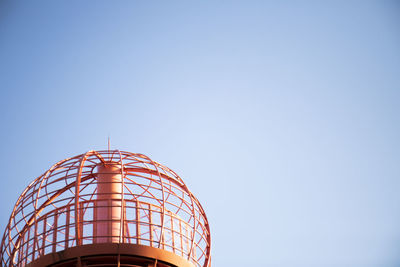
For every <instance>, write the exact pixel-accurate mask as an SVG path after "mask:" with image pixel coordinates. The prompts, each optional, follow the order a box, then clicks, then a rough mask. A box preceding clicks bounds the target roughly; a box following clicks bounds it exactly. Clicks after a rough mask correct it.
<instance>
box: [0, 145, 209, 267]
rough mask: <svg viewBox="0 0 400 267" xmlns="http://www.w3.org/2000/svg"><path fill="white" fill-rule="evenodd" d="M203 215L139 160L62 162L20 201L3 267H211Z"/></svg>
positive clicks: (105, 157)
mask: <svg viewBox="0 0 400 267" xmlns="http://www.w3.org/2000/svg"><path fill="white" fill-rule="evenodd" d="M210 249H211V240H210V229H209V224H208V221H207V217H206V214H205V212H204V210H203V208H202V206H201V205H200V203H199V201H198V200H197V199H196V197H195V196H194V195H193V194H192V193H191V192H190V191H189V189H188V188H187V186H186V185H185V183H184V182H183V181H182V179H181V178H180V177H179V176H178V175H177V174H176V173H175V172H173V171H172V170H170V169H169V168H167V167H165V166H163V165H161V164H159V163H157V162H155V161H153V160H151V159H150V158H148V157H147V156H145V155H143V154H135V153H130V152H125V151H119V150H104V151H89V152H87V153H85V154H82V155H78V156H75V157H72V158H68V159H65V160H62V161H60V162H58V163H56V164H55V165H53V166H52V167H51V168H50V169H49V170H48V171H46V172H45V173H44V174H43V175H41V176H40V177H38V178H36V179H35V180H34V181H33V182H32V183H31V184H30V185H29V186H28V187H27V188H26V189H25V190H24V191H23V193H22V194H21V196H20V197H19V198H18V200H17V202H16V204H15V207H14V209H13V211H12V213H11V216H10V219H9V222H8V225H7V227H6V229H5V232H4V235H3V239H2V244H1V255H0V260H1V264H2V266H4V267H5V266H18V267H20V266H29V267H36V266H56V267H67V266H146V267H148V266H161V267H166V266H179V267H181V266H182V267H186V266H187V267H190V266H196V267H209V266H211V263H210V262H211V259H210Z"/></svg>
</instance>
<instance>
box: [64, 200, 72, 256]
mask: <svg viewBox="0 0 400 267" xmlns="http://www.w3.org/2000/svg"><path fill="white" fill-rule="evenodd" d="M65 212H66V214H65V241H64V248H65V249H67V248H68V246H69V241H68V240H69V227H70V213H71V206H70V205H68V206H67V209H66V211H65Z"/></svg>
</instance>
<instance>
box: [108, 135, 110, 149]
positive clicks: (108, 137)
mask: <svg viewBox="0 0 400 267" xmlns="http://www.w3.org/2000/svg"><path fill="white" fill-rule="evenodd" d="M108 152H110V136H108Z"/></svg>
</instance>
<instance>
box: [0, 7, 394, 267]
mask: <svg viewBox="0 0 400 267" xmlns="http://www.w3.org/2000/svg"><path fill="white" fill-rule="evenodd" d="M399 26H400V5H399V4H398V2H396V1H331V2H325V1H274V2H272V1H270V2H268V1H244V0H243V1H4V0H3V1H1V2H0V90H1V98H0V101H1V102H0V114H1V115H0V118H1V119H0V125H1V131H0V137H1V153H0V168H1V180H2V184H3V185H2V186H1V188H0V201H1V203H2V204H1V206H0V218H1V220H0V226H1V231H2V230H3V229H4V227H5V225H6V222H7V220H8V216H9V214H10V213H11V210H12V207H13V205H14V203H15V201H16V200H17V197H18V195H19V194H20V193H21V192H22V191H23V189H24V188H25V187H26V186H27V185H28V184H29V183H30V181H32V180H33V179H34V178H36V177H37V176H39V175H40V174H41V173H43V172H44V171H45V170H47V169H48V168H49V167H50V166H51V165H52V164H53V163H55V162H57V161H59V160H61V159H63V158H66V157H69V156H73V155H77V154H80V153H84V152H86V151H88V150H91V149H105V148H106V147H107V136H108V135H110V136H111V142H112V147H113V148H118V149H121V150H127V151H131V152H140V153H144V154H146V155H148V156H150V157H151V158H152V159H154V160H156V161H158V162H160V163H163V164H165V165H167V166H169V167H170V168H172V169H173V170H175V171H176V172H177V173H178V174H180V176H181V177H182V178H183V179H184V180H185V181H186V183H187V184H188V186H189V188H190V189H191V190H192V191H193V192H194V194H195V195H196V196H197V197H198V198H199V199H200V201H201V203H202V204H203V206H204V208H205V210H206V212H207V214H208V217H209V220H210V224H211V230H212V246H213V248H212V249H213V266H216V267H223V266H229V267H239V266H241V267H242V266H274V267H293V266H295V267H297V266H298V267H303V266H304V267H317V266H318V267H320V266H327V267H331V266H332V267H339V266H340V267H346V266H349V267H372V266H374V267H375V266H376V267H382V266H384V267H396V266H400V256H399V255H400V27H399Z"/></svg>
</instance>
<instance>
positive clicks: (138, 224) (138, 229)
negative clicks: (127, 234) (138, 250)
mask: <svg viewBox="0 0 400 267" xmlns="http://www.w3.org/2000/svg"><path fill="white" fill-rule="evenodd" d="M136 244H140V212H139V201H138V200H136Z"/></svg>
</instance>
